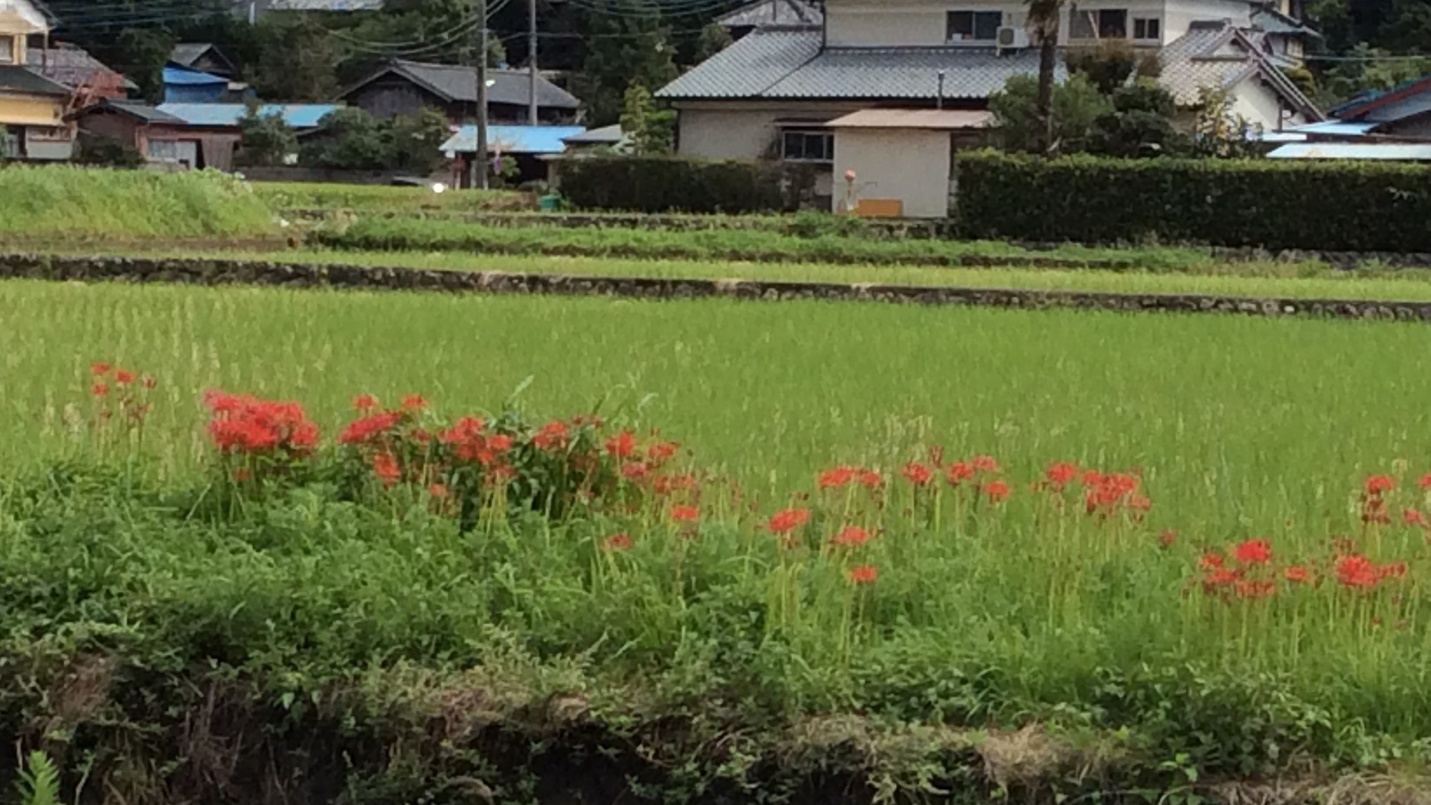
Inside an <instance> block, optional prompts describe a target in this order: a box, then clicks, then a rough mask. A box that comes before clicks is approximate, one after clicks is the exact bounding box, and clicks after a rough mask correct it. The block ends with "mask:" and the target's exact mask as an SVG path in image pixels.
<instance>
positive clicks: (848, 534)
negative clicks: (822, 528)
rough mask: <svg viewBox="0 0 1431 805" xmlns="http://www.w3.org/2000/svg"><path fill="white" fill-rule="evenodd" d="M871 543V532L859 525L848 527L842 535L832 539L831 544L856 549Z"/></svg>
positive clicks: (841, 532) (839, 534)
mask: <svg viewBox="0 0 1431 805" xmlns="http://www.w3.org/2000/svg"><path fill="white" fill-rule="evenodd" d="M869 541H870V532H868V531H866V530H865V529H863V528H860V527H859V526H857V525H847V526H845V527H844V528H842V529H840V533H838V534H836V535H835V536H833V537H831V538H830V542H831V544H834V545H838V546H840V547H842V548H856V547H859V546H861V545H864V544H865V543H866V542H869Z"/></svg>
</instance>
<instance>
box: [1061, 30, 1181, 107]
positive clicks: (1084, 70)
mask: <svg viewBox="0 0 1431 805" xmlns="http://www.w3.org/2000/svg"><path fill="white" fill-rule="evenodd" d="M1064 63H1065V64H1067V65H1068V70H1069V72H1070V73H1081V74H1083V75H1086V76H1088V80H1089V81H1092V82H1093V85H1094V86H1095V87H1098V91H1099V92H1102V93H1103V94H1104V95H1112V94H1113V93H1114V92H1115V91H1116V90H1117V89H1118V88H1119V87H1122V86H1124V85H1126V84H1127V83H1128V81H1129V79H1131V78H1133V76H1135V75H1136V76H1140V77H1143V78H1156V77H1157V76H1158V74H1159V73H1161V72H1162V64H1161V62H1159V60H1158V57H1157V55H1156V54H1148V53H1139V52H1137V51H1136V50H1134V49H1133V46H1132V45H1131V44H1129V43H1128V41H1127V40H1123V39H1104V40H1102V41H1100V42H1099V43H1098V44H1097V45H1094V46H1091V47H1078V48H1072V49H1070V50H1069V51H1068V52H1067V53H1066V54H1065V55H1064Z"/></svg>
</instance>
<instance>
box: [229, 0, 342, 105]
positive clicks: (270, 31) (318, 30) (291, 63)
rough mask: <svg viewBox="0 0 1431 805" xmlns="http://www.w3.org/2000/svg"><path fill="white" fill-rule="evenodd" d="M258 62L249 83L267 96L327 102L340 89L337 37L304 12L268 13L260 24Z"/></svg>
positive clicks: (249, 77) (259, 92) (250, 75)
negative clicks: (302, 13) (292, 13)
mask: <svg viewBox="0 0 1431 805" xmlns="http://www.w3.org/2000/svg"><path fill="white" fill-rule="evenodd" d="M258 28H259V32H258V35H259V38H260V41H261V42H262V44H261V46H260V48H259V59H258V63H257V64H255V65H253V66H252V69H250V70H249V72H248V74H247V75H248V79H249V82H250V83H252V84H253V86H254V89H256V90H257V91H258V94H259V95H260V96H262V97H265V98H270V99H274V100H283V101H300V102H301V101H310V102H311V101H326V100H328V99H330V98H332V97H333V95H334V94H336V93H337V91H338V76H337V63H338V55H337V50H336V47H337V46H336V44H335V37H334V36H333V35H332V34H331V33H329V32H328V31H327V30H325V29H324V28H323V27H322V26H321V25H319V24H318V23H317V22H315V21H313V20H311V19H309V18H307V17H306V16H303V15H298V16H290V15H288V14H268V15H265V16H264V17H263V18H262V19H260V20H259V23H258Z"/></svg>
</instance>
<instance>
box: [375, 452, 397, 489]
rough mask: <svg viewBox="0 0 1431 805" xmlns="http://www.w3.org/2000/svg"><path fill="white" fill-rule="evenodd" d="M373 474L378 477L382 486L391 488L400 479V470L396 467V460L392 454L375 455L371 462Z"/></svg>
mask: <svg viewBox="0 0 1431 805" xmlns="http://www.w3.org/2000/svg"><path fill="white" fill-rule="evenodd" d="M372 467H373V474H374V475H376V476H378V480H379V481H382V482H383V486H392V485H393V484H396V483H397V482H398V479H399V478H401V477H402V470H401V468H399V467H398V462H397V459H396V458H393V454H392V453H377V454H375V455H374V456H373V460H372Z"/></svg>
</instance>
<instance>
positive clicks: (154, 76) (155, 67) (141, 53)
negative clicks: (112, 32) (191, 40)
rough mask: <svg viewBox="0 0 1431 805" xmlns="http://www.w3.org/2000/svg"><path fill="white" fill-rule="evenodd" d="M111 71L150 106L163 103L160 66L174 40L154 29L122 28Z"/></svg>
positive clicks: (166, 33)
mask: <svg viewBox="0 0 1431 805" xmlns="http://www.w3.org/2000/svg"><path fill="white" fill-rule="evenodd" d="M117 47H118V53H117V56H116V58H115V60H114V67H115V69H117V70H119V71H120V72H122V73H124V74H125V76H127V77H128V78H129V80H130V81H133V82H134V83H135V84H136V85H138V87H139V92H140V94H141V95H143V96H144V99H145V100H147V101H149V102H150V103H159V102H161V101H163V100H164V65H165V64H167V63H168V61H169V54H170V53H172V52H173V50H174V37H173V36H172V35H170V34H169V33H168V32H166V31H163V30H158V29H154V28H125V29H124V30H123V31H121V32H120V34H119V40H118V43H117Z"/></svg>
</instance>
